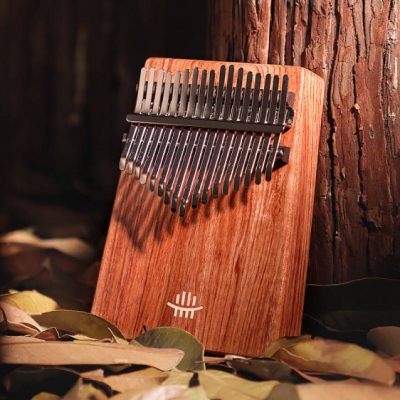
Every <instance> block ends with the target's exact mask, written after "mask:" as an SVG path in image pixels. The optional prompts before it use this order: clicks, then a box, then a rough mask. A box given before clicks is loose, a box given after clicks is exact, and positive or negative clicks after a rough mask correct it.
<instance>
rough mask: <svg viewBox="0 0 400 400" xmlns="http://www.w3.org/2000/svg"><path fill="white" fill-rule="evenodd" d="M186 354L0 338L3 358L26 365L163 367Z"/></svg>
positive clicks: (10, 362) (122, 346)
mask: <svg viewBox="0 0 400 400" xmlns="http://www.w3.org/2000/svg"><path fill="white" fill-rule="evenodd" d="M183 356H184V353H183V352H182V351H180V350H175V349H151V348H146V347H137V346H129V345H123V344H116V343H74V342H56V341H54V342H53V341H51V342H45V341H42V340H39V339H35V338H28V337H22V336H20V337H8V336H3V337H0V361H1V362H3V363H5V364H26V365H82V364H87V365H111V364H137V365H147V366H150V367H154V368H158V369H160V370H170V369H172V368H174V367H175V366H176V365H177V364H178V363H179V362H180V361H181V360H182V358H183Z"/></svg>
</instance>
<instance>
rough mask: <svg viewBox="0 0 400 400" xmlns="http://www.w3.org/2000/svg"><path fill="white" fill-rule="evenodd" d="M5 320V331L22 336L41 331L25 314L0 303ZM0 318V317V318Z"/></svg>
mask: <svg viewBox="0 0 400 400" xmlns="http://www.w3.org/2000/svg"><path fill="white" fill-rule="evenodd" d="M0 308H1V309H2V310H3V311H4V314H5V317H6V320H7V329H8V330H10V331H12V332H17V333H22V334H28V335H29V334H36V333H38V332H41V331H42V330H43V329H42V328H41V327H40V326H39V325H38V324H37V323H36V321H35V320H34V319H32V318H31V317H30V316H29V315H28V314H27V313H26V312H24V311H22V310H20V309H19V308H17V307H13V306H11V305H10V304H7V303H0ZM0 318H1V317H0Z"/></svg>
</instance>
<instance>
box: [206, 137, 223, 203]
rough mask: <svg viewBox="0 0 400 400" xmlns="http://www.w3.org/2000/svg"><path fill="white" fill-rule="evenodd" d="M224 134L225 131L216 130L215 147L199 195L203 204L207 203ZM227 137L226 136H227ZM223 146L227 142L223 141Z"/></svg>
mask: <svg viewBox="0 0 400 400" xmlns="http://www.w3.org/2000/svg"><path fill="white" fill-rule="evenodd" d="M225 136H226V134H225V132H224V133H222V132H217V141H216V143H215V148H214V151H213V154H212V157H211V161H210V165H209V168H208V173H207V177H206V180H205V183H204V187H203V193H202V195H201V202H202V203H203V204H207V201H208V192H209V191H210V187H211V182H212V179H213V177H214V174H215V170H216V168H217V162H218V159H219V155H220V154H221V150H222V143H223V141H224V138H225ZM227 139H228V138H227ZM225 146H227V144H226V143H225Z"/></svg>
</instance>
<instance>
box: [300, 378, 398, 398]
mask: <svg viewBox="0 0 400 400" xmlns="http://www.w3.org/2000/svg"><path fill="white" fill-rule="evenodd" d="M296 388H297V392H298V394H299V397H300V399H301V400H321V399H323V400H342V399H343V400H344V399H346V400H347V399H349V400H377V399H379V400H394V399H399V398H400V389H399V388H397V387H385V386H382V385H379V386H378V385H370V384H358V383H348V382H326V383H320V384H312V383H306V384H303V385H297V386H296Z"/></svg>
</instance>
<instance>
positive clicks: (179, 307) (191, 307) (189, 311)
mask: <svg viewBox="0 0 400 400" xmlns="http://www.w3.org/2000/svg"><path fill="white" fill-rule="evenodd" d="M196 300H197V299H196V296H193V297H192V292H189V293H188V296H187V299H186V292H182V297H181V295H180V294H177V295H176V299H175V304H172V303H171V302H168V303H167V305H168V306H170V307H171V308H173V309H174V317H179V318H182V317H183V314H185V318H188V316H189V315H190V318H191V319H193V317H194V312H195V311H200V310H202V309H203V306H200V307H195V306H196ZM185 302H186V304H185ZM178 311H179V315H178Z"/></svg>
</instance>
